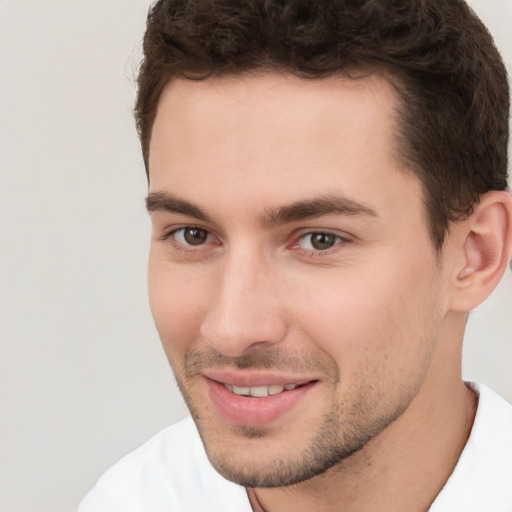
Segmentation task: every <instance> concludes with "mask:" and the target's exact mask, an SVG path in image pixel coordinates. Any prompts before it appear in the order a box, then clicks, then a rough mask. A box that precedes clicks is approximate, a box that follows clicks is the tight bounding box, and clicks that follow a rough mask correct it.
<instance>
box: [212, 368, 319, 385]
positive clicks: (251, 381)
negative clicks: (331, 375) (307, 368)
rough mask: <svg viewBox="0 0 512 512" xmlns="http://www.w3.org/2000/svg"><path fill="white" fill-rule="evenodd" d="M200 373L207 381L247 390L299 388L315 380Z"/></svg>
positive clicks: (251, 373) (259, 374)
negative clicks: (258, 388) (284, 387)
mask: <svg viewBox="0 0 512 512" xmlns="http://www.w3.org/2000/svg"><path fill="white" fill-rule="evenodd" d="M202 373H203V375H204V376H205V377H206V378H207V379H210V380H214V381H216V382H220V383H222V384H229V385H231V386H237V387H247V388H252V387H257V386H271V385H277V386H286V385H288V384H295V385H298V386H299V385H303V384H307V383H308V382H312V381H315V380H317V379H315V378H310V377H304V376H294V375H284V374H278V373H269V372H254V371H243V370H242V371H235V370H229V371H226V370H206V371H203V372H202Z"/></svg>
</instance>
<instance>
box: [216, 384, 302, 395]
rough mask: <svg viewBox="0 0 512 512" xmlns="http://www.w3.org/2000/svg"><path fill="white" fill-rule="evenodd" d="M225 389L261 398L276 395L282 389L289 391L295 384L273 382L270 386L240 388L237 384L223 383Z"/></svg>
mask: <svg viewBox="0 0 512 512" xmlns="http://www.w3.org/2000/svg"><path fill="white" fill-rule="evenodd" d="M224 386H225V387H226V389H229V391H232V392H233V393H235V394H236V395H241V396H252V397H256V398H263V397H266V396H268V395H277V394H279V393H282V392H283V391H285V390H286V391H290V390H292V389H295V388H296V387H297V384H286V386H281V385H280V384H273V385H271V386H254V387H252V388H241V387H238V386H231V385H230V384H224Z"/></svg>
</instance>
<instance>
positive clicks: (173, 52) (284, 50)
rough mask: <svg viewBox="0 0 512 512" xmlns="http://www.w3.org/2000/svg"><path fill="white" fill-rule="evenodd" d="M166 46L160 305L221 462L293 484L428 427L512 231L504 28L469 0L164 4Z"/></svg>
mask: <svg viewBox="0 0 512 512" xmlns="http://www.w3.org/2000/svg"><path fill="white" fill-rule="evenodd" d="M144 49H145V57H144V59H145V60H144V62H143V65H142V68H141V72H140V77H139V96H138V99H137V106H136V114H137V123H138V128H139V132H140V136H141V140H142V146H143V152H144V159H145V162H146V167H147V171H148V176H149V180H150V195H149V196H148V200H147V205H148V209H149V211H150V213H151V215H152V222H153V239H152V244H151V253H150V268H149V286H150V301H151V307H152V311H153V315H154V318H155V322H156V325H157V329H158V331H159V334H160V337H161V339H162V342H163V345H164V348H165V350H166V353H167V356H168V358H169V360H170V362H171V365H172V367H173V369H174V372H175V374H176V377H177V380H178V384H179V385H180V388H181V390H182V393H183V395H184V397H185V399H186V401H187V404H188V406H189V408H190V410H191V412H192V414H193V416H194V418H195V420H196V423H197V425H198V428H199V431H200V434H201V436H202V438H203V441H204V443H205V446H206V450H207V453H208V455H209V457H210V460H211V461H212V463H213V464H214V465H215V467H216V468H217V469H218V470H219V471H220V472H221V473H222V474H223V475H225V476H227V477H228V478H230V479H232V480H234V481H237V482H239V483H242V484H244V485H246V486H283V485H289V484H293V483H296V482H299V481H302V480H304V479H308V478H311V477H313V476H315V475H317V474H319V473H322V472H325V471H327V470H328V469H329V468H331V467H332V466H335V465H339V464H341V463H342V461H346V460H350V459H351V458H352V457H353V456H354V455H355V454H359V453H362V452H364V451H365V448H366V447H367V446H369V445H371V444H372V443H374V444H375V442H377V440H378V439H382V438H383V437H382V436H383V435H384V433H385V432H389V431H390V429H391V428H393V425H397V424H402V425H403V424H404V423H405V424H407V423H411V418H415V417H416V419H418V421H419V418H422V417H423V418H424V416H425V407H427V406H426V404H430V405H429V407H430V406H431V405H432V403H435V402H436V399H437V400H443V399H444V397H445V396H446V395H447V394H448V393H447V391H446V390H447V389H449V388H450V387H451V386H452V385H455V383H456V382H457V379H458V381H460V350H461V340H462V334H463V326H464V322H465V316H466V312H467V310H468V308H471V307H472V305H474V303H475V302H477V301H478V300H480V299H482V297H483V295H485V293H487V292H489V293H490V290H491V289H492V287H493V285H494V284H495V283H496V282H497V280H499V274H500V272H502V271H503V268H504V263H503V262H504V261H506V259H507V257H508V255H509V254H510V250H511V246H512V242H511V241H510V233H509V232H510V224H509V223H507V222H508V221H507V220H506V219H508V218H509V216H510V214H511V212H512V207H511V206H510V201H508V200H505V199H503V196H502V195H499V194H500V192H499V190H502V189H504V188H505V186H506V146H507V117H508V115H507V114H506V112H507V109H508V93H507V85H506V77H505V72H504V68H503V65H502V63H501V60H500V58H499V56H498V54H497V53H496V50H495V49H494V46H493V44H492V40H491V38H490V36H489V34H488V33H487V31H486V30H485V28H484V27H483V26H482V25H481V24H480V22H479V21H478V20H477V19H476V18H475V17H474V15H473V14H472V13H471V11H470V10H469V9H468V8H467V6H466V5H465V4H464V3H463V2H459V1H455V0H453V1H446V0H443V1H440V0H439V1H437V0H432V1H421V2H420V1H418V2H415V1H412V2H396V1H389V2H374V1H366V2H365V1H362V2H351V1H339V2H333V1H332V0H330V1H325V2H324V1H315V2H299V1H297V2H293V1H290V2H279V3H278V2H270V1H247V2H228V1H191V2H177V1H175V2H171V1H169V2H166V1H164V2H158V3H156V4H155V6H154V7H153V8H152V10H151V12H150V16H149V21H148V30H147V32H146V36H145V42H144ZM493 191H496V192H495V193H494V192H493ZM501 194H504V193H503V192H501ZM507 201H508V202H507ZM507 212H508V213H507ZM507 216H508V217H507ZM491 225H493V226H498V227H497V228H496V229H494V230H489V229H487V227H488V226H491ZM453 226H457V228H456V229H455V228H453ZM486 226H487V227H486ZM499 226H502V227H503V229H502V228H500V227H499ZM491 231H492V232H495V233H497V235H496V236H491V235H489V232H491ZM500 233H501V235H500ZM506 233H508V234H506ZM500 236H501V238H500ZM504 239H506V240H505V241H504ZM505 265H506V263H505ZM465 268H472V269H474V270H475V271H474V272H473V273H470V274H468V275H464V276H463V277H462V278H460V279H457V277H456V276H461V275H462V274H461V273H460V272H461V271H462V270H463V269H465ZM475 276H476V277H475ZM483 281H485V283H487V284H486V286H485V287H484V286H475V287H471V286H468V285H467V283H474V282H483ZM459 283H462V284H459ZM484 288H485V290H484ZM472 290H477V292H472ZM287 388H290V389H287ZM247 395H251V396H247ZM445 405H446V404H445ZM433 416H434V417H435V414H433ZM404 418H409V420H407V419H404ZM423 423H425V422H423Z"/></svg>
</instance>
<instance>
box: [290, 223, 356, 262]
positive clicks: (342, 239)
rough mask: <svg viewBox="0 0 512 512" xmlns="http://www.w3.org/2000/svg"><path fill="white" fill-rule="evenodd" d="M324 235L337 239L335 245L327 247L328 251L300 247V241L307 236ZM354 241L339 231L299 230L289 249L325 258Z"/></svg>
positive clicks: (320, 229)
mask: <svg viewBox="0 0 512 512" xmlns="http://www.w3.org/2000/svg"><path fill="white" fill-rule="evenodd" d="M317 234H324V235H329V236H332V237H334V238H336V239H337V241H336V243H335V244H334V245H333V246H332V247H329V248H328V249H323V250H322V249H314V248H312V249H305V248H303V247H301V246H300V241H301V240H303V239H304V238H305V237H307V236H311V235H317ZM353 241H354V237H352V236H350V235H349V234H347V233H344V232H343V233H340V232H339V231H336V230H333V229H322V228H310V229H304V230H301V231H300V232H299V233H297V234H296V235H295V237H294V238H293V241H292V243H291V244H290V246H289V248H290V249H294V250H296V251H298V252H302V253H304V254H306V255H308V256H327V255H329V254H332V253H333V252H336V251H338V250H340V249H341V247H342V246H344V245H345V244H348V243H350V242H353Z"/></svg>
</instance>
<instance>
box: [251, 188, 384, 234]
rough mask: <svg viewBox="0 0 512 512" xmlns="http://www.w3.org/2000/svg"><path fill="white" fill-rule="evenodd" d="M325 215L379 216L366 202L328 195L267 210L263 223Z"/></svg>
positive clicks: (286, 221) (269, 225) (268, 225)
mask: <svg viewBox="0 0 512 512" xmlns="http://www.w3.org/2000/svg"><path fill="white" fill-rule="evenodd" d="M324 215H347V216H350V217H354V216H366V217H378V215H377V212H376V211H375V210H373V209H372V208H370V207H368V206H366V205H364V204H361V203H358V202H356V201H353V200H351V199H347V198H345V197H339V196H332V195H327V196H320V197H317V198H313V199H309V200H305V201H297V202H295V203H292V204H290V205H286V206H280V207H278V208H272V209H270V210H267V211H266V212H265V213H264V214H263V216H262V218H261V223H262V225H264V226H266V227H272V226H276V225H278V224H286V223H288V222H296V221H301V220H305V219H315V218H317V217H323V216H324Z"/></svg>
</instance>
